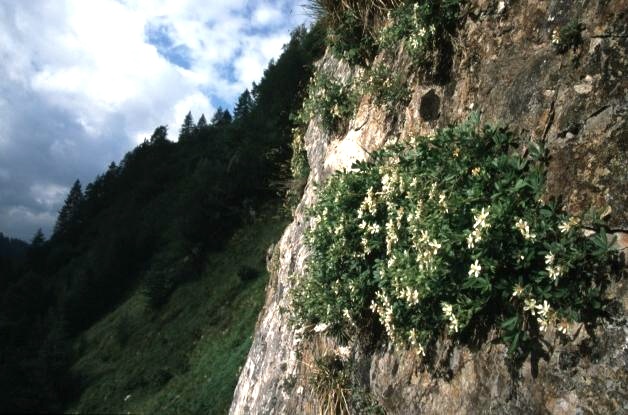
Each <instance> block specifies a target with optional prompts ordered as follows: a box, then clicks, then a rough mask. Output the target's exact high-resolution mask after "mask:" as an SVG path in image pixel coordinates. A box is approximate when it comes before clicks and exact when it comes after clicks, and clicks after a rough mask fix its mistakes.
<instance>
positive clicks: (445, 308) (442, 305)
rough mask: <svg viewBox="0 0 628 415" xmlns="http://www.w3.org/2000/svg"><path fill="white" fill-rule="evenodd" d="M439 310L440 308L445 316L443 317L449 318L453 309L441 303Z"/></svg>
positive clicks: (449, 305)
mask: <svg viewBox="0 0 628 415" xmlns="http://www.w3.org/2000/svg"><path fill="white" fill-rule="evenodd" d="M441 308H442V310H443V313H444V314H445V316H447V317H449V316H451V315H452V314H453V310H454V308H453V307H452V305H451V304H448V303H443V304H441Z"/></svg>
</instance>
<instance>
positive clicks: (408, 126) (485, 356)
mask: <svg viewBox="0 0 628 415" xmlns="http://www.w3.org/2000/svg"><path fill="white" fill-rule="evenodd" d="M627 9H628V8H627V7H626V3H625V2H624V1H622V0H597V1H588V2H572V1H568V0H552V1H546V2H538V1H532V0H521V1H510V2H509V1H499V2H498V1H487V0H476V1H471V2H469V5H468V8H467V10H466V18H465V20H464V23H463V25H462V27H461V28H460V30H459V33H458V35H457V36H456V38H455V39H454V42H453V44H454V48H453V49H454V51H453V56H452V60H451V61H452V63H451V68H450V75H449V76H447V77H444V78H446V79H447V82H446V83H443V82H441V83H433V84H427V83H417V82H415V83H414V84H413V92H412V100H411V102H410V104H409V105H408V106H407V108H405V110H401V113H400V115H399V116H397V117H390V116H388V115H387V113H386V112H385V111H383V110H382V109H380V108H377V107H375V106H374V105H373V104H372V103H371V101H370V99H369V97H364V98H363V99H362V101H361V104H360V106H359V108H358V111H357V113H356V115H355V117H354V119H353V120H351V122H350V125H349V128H348V131H347V132H346V133H345V134H344V135H342V136H337V135H330V134H328V133H326V132H324V131H323V130H322V127H321V126H320V124H319V123H318V122H317V120H312V121H311V122H310V124H309V126H308V129H307V133H306V134H305V144H306V148H307V152H308V159H309V163H310V170H311V173H310V177H309V179H308V183H307V186H306V189H305V194H304V196H303V199H302V201H301V203H300V204H299V206H298V207H297V209H296V212H295V215H294V221H293V222H292V223H291V224H290V225H289V226H288V228H287V229H286V231H285V232H284V235H283V237H282V238H281V240H280V241H279V243H278V244H277V245H276V246H275V247H274V250H273V252H272V258H271V260H270V261H269V269H270V270H271V273H272V278H271V281H270V282H269V286H268V288H267V297H266V304H265V307H264V309H263V311H262V313H261V315H260V318H259V321H258V324H257V329H256V333H255V337H254V341H253V345H252V347H251V351H250V352H249V356H248V360H247V362H246V364H245V366H244V367H243V369H242V372H241V375H240V379H239V382H238V386H237V388H236V391H235V395H234V400H233V403H232V406H231V411H230V413H232V414H296V413H317V412H318V411H319V409H320V408H319V407H318V406H317V402H316V400H315V399H314V397H313V394H312V393H311V392H310V389H311V387H310V386H309V384H308V378H310V377H311V368H310V366H309V365H308V362H307V356H304V355H303V354H302V353H301V354H298V353H297V346H298V342H299V340H298V337H297V336H296V335H295V333H294V331H293V329H292V328H291V326H290V324H289V314H288V313H287V312H286V311H285V310H287V309H288V307H289V304H290V299H289V296H288V292H289V289H290V287H291V285H292V282H291V281H293V279H294V278H300V277H301V276H302V274H303V266H304V262H305V260H306V258H307V250H306V248H305V246H304V240H303V231H304V228H305V226H306V220H307V219H306V217H305V211H306V209H307V208H308V206H310V205H311V204H312V202H313V200H314V197H315V187H316V186H317V185H319V184H321V183H323V182H324V180H325V178H326V177H327V176H328V175H329V174H330V173H331V172H333V171H335V170H338V169H343V168H349V167H350V166H351V164H352V163H353V162H354V161H356V160H360V159H365V158H367V157H368V154H369V153H370V152H371V151H373V150H375V149H378V148H380V147H381V146H382V145H384V144H385V143H387V142H391V141H394V140H397V139H404V137H406V136H407V135H408V134H414V133H421V134H430V133H431V132H433V131H434V130H435V129H436V128H438V127H442V126H446V125H448V124H450V123H454V122H459V121H462V120H464V119H466V117H467V116H468V115H469V113H470V112H471V111H480V112H481V114H482V121H483V122H485V123H500V124H505V125H507V126H508V127H509V128H510V130H512V131H514V132H515V133H518V134H519V135H521V136H531V137H533V138H534V139H536V140H543V141H545V142H546V144H547V147H548V148H549V150H550V155H551V162H550V168H549V172H548V188H547V191H548V194H551V195H555V196H562V197H563V200H564V203H565V205H566V206H567V208H568V210H569V211H571V212H572V213H579V212H582V211H583V210H586V209H587V208H588V207H590V206H596V207H599V208H602V209H604V208H607V207H609V206H610V208H611V213H610V215H609V217H608V220H609V222H610V224H611V226H612V227H613V229H614V230H615V231H616V232H617V235H618V236H619V243H620V245H621V246H622V247H623V248H624V249H626V247H627V246H628V234H627V233H626V232H627V231H628V209H627V207H628V128H627V126H626V120H627V117H626V112H627V110H628V100H627V96H628V95H627V94H628V90H627V88H628V82H627V79H628V78H627V77H626V73H625V72H626V71H627V70H628V68H627V66H626V46H627V43H628V29H627V22H628V10H627ZM574 18H575V19H577V20H578V21H580V22H583V23H584V29H583V31H582V37H583V43H582V44H581V45H580V46H579V47H578V48H577V50H575V51H568V52H567V53H565V54H557V53H556V51H555V50H554V48H553V46H552V43H551V38H552V31H553V30H554V29H555V28H558V27H561V26H562V25H564V24H566V23H567V22H569V21H570V20H571V19H574ZM319 67H320V70H323V71H328V72H329V73H333V74H334V76H341V77H351V76H354V75H355V73H354V71H355V70H352V69H351V68H349V67H348V66H347V65H346V64H344V63H342V62H338V61H337V60H335V59H334V58H333V57H331V55H329V54H328V55H326V56H325V57H324V58H323V59H322V60H321V62H319ZM395 69H396V70H399V71H404V70H406V69H405V68H404V67H403V65H400V66H399V67H397V68H395ZM408 76H409V77H412V74H408ZM624 252H625V253H626V254H628V251H624ZM613 297H614V298H615V299H616V301H615V303H614V307H613V308H614V310H613V315H612V317H611V318H610V319H609V321H608V322H606V323H604V325H603V326H600V327H598V328H597V329H596V331H595V333H587V332H586V331H585V330H584V328H582V327H572V329H571V333H570V334H571V335H572V337H573V338H574V340H573V341H572V342H570V343H567V344H561V343H560V342H559V340H558V338H556V337H554V335H553V333H549V334H548V336H547V338H546V341H547V347H548V349H549V350H550V351H552V353H551V355H550V356H549V357H545V358H543V357H533V358H532V359H529V360H528V361H526V362H525V363H524V364H523V367H521V368H519V369H512V368H511V367H509V366H508V365H507V361H506V359H505V357H506V350H505V348H504V347H503V346H501V345H498V344H493V343H492V342H491V341H490V339H488V340H487V341H486V342H485V343H484V344H483V345H480V346H478V347H477V348H475V349H474V350H470V349H469V348H467V347H462V346H453V345H445V344H443V345H441V346H439V352H438V356H439V361H438V362H437V367H438V368H439V369H438V370H437V371H434V370H427V369H426V368H425V365H423V364H422V362H421V361H420V359H419V358H417V356H415V355H414V354H412V353H409V352H405V351H403V350H401V351H395V350H391V349H389V348H384V346H382V348H381V349H377V350H372V351H370V352H368V353H363V354H361V355H360V356H359V357H358V358H357V360H358V361H359V364H358V366H359V372H360V373H361V374H362V377H363V383H364V385H365V386H366V387H367V388H368V389H370V391H371V393H372V395H373V397H374V398H375V399H376V400H377V402H378V404H379V405H380V406H381V407H382V408H383V409H385V410H386V411H387V413H393V414H415V413H417V414H418V413H425V414H448V413H465V414H475V413H509V414H517V413H521V414H528V413H551V414H576V413H583V414H588V413H604V414H607V413H628V387H627V386H628V324H627V320H626V316H627V314H626V311H627V309H628V287H627V286H626V284H625V283H624V281H623V280H622V281H619V282H618V283H617V284H615V286H614V287H613ZM319 340H320V341H318V340H317V341H316V343H320V344H312V345H308V347H306V349H307V350H310V351H312V353H314V352H315V351H316V350H319V351H320V350H321V349H324V348H325V347H331V346H330V345H329V344H327V343H329V340H325V339H319ZM441 349H442V350H441Z"/></svg>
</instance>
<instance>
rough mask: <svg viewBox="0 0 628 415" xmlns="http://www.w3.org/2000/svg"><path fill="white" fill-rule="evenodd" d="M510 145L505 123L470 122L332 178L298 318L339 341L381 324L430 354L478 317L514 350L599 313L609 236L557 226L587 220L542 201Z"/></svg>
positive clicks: (539, 167) (298, 294)
mask: <svg viewBox="0 0 628 415" xmlns="http://www.w3.org/2000/svg"><path fill="white" fill-rule="evenodd" d="M508 144H514V138H513V137H512V136H511V135H510V134H508V133H507V132H505V131H504V130H501V129H497V128H490V127H487V128H484V129H480V128H478V126H477V123H474V122H468V123H465V124H463V125H461V126H458V127H455V128H450V129H446V130H442V131H439V132H437V134H435V135H434V136H432V137H429V138H417V139H415V140H410V143H409V144H397V145H394V146H391V147H388V148H386V149H384V150H382V151H380V152H377V153H375V154H373V157H372V160H371V161H369V162H364V163H358V164H356V165H355V166H354V167H353V168H352V169H351V170H349V171H345V172H338V173H336V174H334V175H332V176H331V178H330V179H329V181H328V183H327V184H326V185H325V186H323V187H322V188H321V189H320V191H319V193H318V202H317V203H316V204H315V205H314V207H313V208H312V211H311V215H312V218H313V222H314V223H318V224H317V225H316V226H313V227H312V228H311V230H310V231H309V233H308V234H307V244H308V248H309V249H310V251H311V256H310V257H309V260H308V262H307V270H306V275H305V276H304V277H303V278H302V279H301V280H299V281H298V282H297V283H296V287H295V288H294V291H293V294H292V295H293V307H292V308H293V310H294V313H295V321H296V322H297V324H298V325H300V326H303V325H306V326H308V327H313V326H317V325H320V324H323V325H324V326H323V327H325V333H329V334H331V335H339V336H342V338H344V339H346V338H348V337H351V336H354V335H357V334H358V333H359V332H360V330H363V329H364V328H365V327H372V325H373V324H375V325H379V326H381V327H382V331H383V333H385V336H386V338H387V339H388V340H389V341H390V342H392V343H395V344H405V345H409V346H411V347H413V348H414V349H415V350H416V351H417V353H418V354H420V355H422V354H423V353H425V348H426V347H428V345H430V344H433V342H434V341H435V340H436V339H437V338H438V337H439V336H441V335H442V333H443V332H447V333H448V335H449V336H451V337H453V338H460V337H459V336H460V335H461V334H462V333H464V332H468V331H472V330H475V329H476V327H474V325H475V324H478V323H479V324H482V325H483V326H484V327H486V326H487V325H488V326H494V327H496V328H499V330H500V333H501V336H502V339H503V341H504V342H505V343H507V344H509V345H510V346H511V351H512V352H518V351H524V350H526V349H527V348H530V347H533V343H534V342H535V341H537V340H536V339H537V338H538V334H539V332H540V333H542V332H544V331H545V330H547V328H548V327H550V326H551V325H553V324H555V325H556V329H557V330H558V331H560V332H566V331H567V330H568V328H569V325H570V323H571V322H574V321H583V319H584V318H585V316H584V313H592V312H594V311H595V310H597V309H600V310H601V306H598V305H597V304H601V303H602V298H603V297H602V296H603V291H602V290H601V289H600V288H599V287H604V283H603V281H604V278H607V277H608V272H609V269H610V266H609V264H610V262H609V261H610V254H609V253H608V252H609V251H608V240H607V238H606V236H605V235H604V234H603V233H600V234H596V235H594V236H592V237H585V236H584V235H583V234H582V233H581V232H571V231H566V232H562V228H561V229H560V230H559V225H561V224H563V222H564V224H567V225H568V226H570V227H571V228H570V229H573V227H574V226H577V225H578V223H579V222H577V220H576V219H566V220H565V219H564V218H565V217H566V215H565V213H564V212H563V211H561V210H560V209H559V208H556V207H555V205H554V204H545V203H543V202H542V201H541V202H539V200H540V199H541V195H542V194H543V191H544V189H543V186H542V184H543V182H544V180H543V174H544V169H543V164H542V163H541V162H540V161H538V160H537V159H529V160H524V159H523V158H522V157H521V156H519V155H518V153H517V152H515V151H513V152H512V153H511V154H504V150H503V149H504V147H505V146H506V145H508ZM454 152H458V157H452V154H453V153H454ZM537 153H541V151H536V152H530V154H537ZM475 167H477V168H479V169H480V170H481V172H482V173H481V174H479V175H478V176H472V175H470V174H468V172H469V171H470V170H471V169H472V168H475ZM522 183H523V186H522ZM513 223H514V224H513ZM563 227H564V226H563ZM519 235H520V236H519ZM513 236H514V237H513ZM567 276H569V277H568V278H567ZM592 276H593V277H592ZM596 307H597V308H596ZM592 310H593V311H592ZM586 318H587V319H589V317H588V316H587V317H586ZM531 322H532V323H533V324H530V323H531Z"/></svg>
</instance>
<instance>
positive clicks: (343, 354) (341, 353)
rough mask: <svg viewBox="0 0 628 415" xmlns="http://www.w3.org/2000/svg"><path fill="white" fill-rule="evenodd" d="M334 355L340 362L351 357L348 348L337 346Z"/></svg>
mask: <svg viewBox="0 0 628 415" xmlns="http://www.w3.org/2000/svg"><path fill="white" fill-rule="evenodd" d="M336 355H337V356H338V357H340V358H341V359H342V360H345V361H346V360H349V357H350V356H351V349H350V348H349V346H339V347H338V350H336Z"/></svg>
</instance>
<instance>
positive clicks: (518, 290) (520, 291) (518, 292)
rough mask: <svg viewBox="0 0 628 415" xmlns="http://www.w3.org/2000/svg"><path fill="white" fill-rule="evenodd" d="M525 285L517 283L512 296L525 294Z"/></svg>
mask: <svg viewBox="0 0 628 415" xmlns="http://www.w3.org/2000/svg"><path fill="white" fill-rule="evenodd" d="M523 290H524V289H523V287H522V286H521V285H519V284H517V285H515V288H514V289H513V291H512V296H513V297H520V296H521V294H523Z"/></svg>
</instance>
